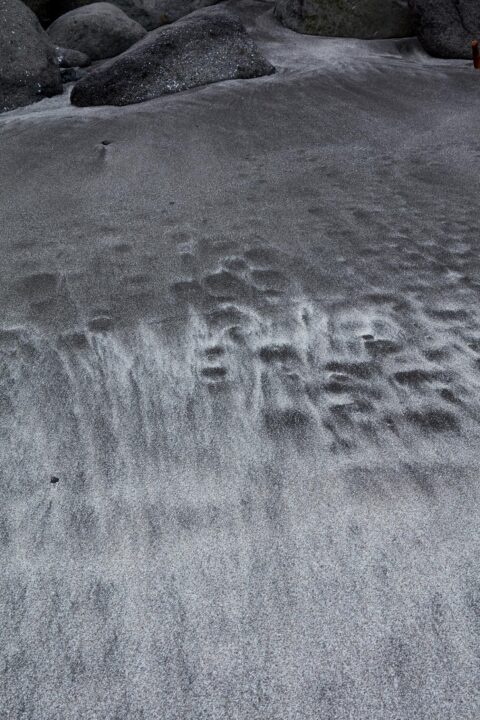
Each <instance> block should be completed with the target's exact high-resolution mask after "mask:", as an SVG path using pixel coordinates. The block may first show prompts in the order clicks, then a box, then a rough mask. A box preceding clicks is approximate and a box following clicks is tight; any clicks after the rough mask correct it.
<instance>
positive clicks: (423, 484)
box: [0, 0, 480, 720]
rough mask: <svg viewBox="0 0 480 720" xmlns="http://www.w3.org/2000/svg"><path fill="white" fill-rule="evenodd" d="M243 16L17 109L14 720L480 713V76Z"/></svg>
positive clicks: (10, 598) (7, 572)
mask: <svg viewBox="0 0 480 720" xmlns="http://www.w3.org/2000/svg"><path fill="white" fill-rule="evenodd" d="M227 5H228V4H227ZM231 5H232V6H233V5H234V3H231ZM235 5H236V7H237V8H238V3H236V4H235ZM241 7H242V17H243V19H244V20H245V22H246V23H247V25H248V26H249V28H250V31H251V32H252V34H253V36H254V38H255V39H256V41H257V42H258V43H259V46H260V48H261V49H262V51H263V52H264V53H265V55H266V57H267V58H268V59H269V60H270V61H271V62H272V63H273V64H274V65H276V67H277V72H276V74H275V75H272V76H268V77H263V78H260V79H256V80H248V81H229V82H224V83H219V84H215V85H211V86H209V87H204V88H199V89H197V90H194V91H189V92H185V93H179V94H177V95H171V96H168V97H163V98H160V99H158V100H155V101H152V102H149V103H145V104H142V105H135V106H130V107H127V108H98V109H97V108H95V109H77V108H73V107H71V106H70V105H69V104H68V99H67V98H66V97H63V98H54V99H51V100H46V101H42V102H41V103H38V104H37V105H35V106H33V107H30V108H26V109H25V108H24V109H22V110H17V111H14V112H11V113H6V114H4V115H2V116H1V117H0V147H1V153H0V165H1V176H2V179H3V181H2V183H1V187H0V195H1V201H0V202H1V208H2V224H1V237H2V247H1V263H0V275H1V282H0V304H1V305H0V306H1V308H2V315H1V322H0V325H1V330H0V439H1V448H2V450H1V453H2V460H1V463H0V481H1V484H0V486H1V506H0V549H1V562H2V574H1V577H0V599H1V602H0V612H1V618H0V623H1V624H0V628H1V629H0V636H1V639H2V643H1V650H0V655H1V657H2V660H1V668H2V676H3V686H2V687H3V690H2V692H1V693H0V708H2V711H1V712H0V715H1V716H2V717H3V718H6V719H8V720H20V719H22V720H23V719H24V718H25V719H26V718H28V719H29V720H96V719H97V718H98V719H101V720H120V719H122V720H151V719H155V720H156V719H157V718H158V719H161V720H200V719H202V720H226V719H235V720H237V719H238V720H267V719H268V720H287V719H288V720H347V718H348V719H351V718H355V720H417V719H419V720H420V719H421V720H450V719H452V720H453V719H455V720H477V719H478V716H479V707H480V703H479V688H480V684H479V681H480V675H479V634H480V583H479V560H478V558H479V556H480V555H479V553H480V535H479V492H478V483H479V456H480V451H479V436H480V396H479V388H480V306H479V302H478V299H479V292H480V281H479V272H478V271H479V268H480V254H479V231H478V227H477V223H478V214H479V213H478V207H479V205H478V203H479V200H478V198H479V193H478V167H479V158H480V135H479V132H478V131H479V118H478V93H479V76H478V75H477V74H475V73H474V71H473V70H472V69H471V67H470V64H469V63H467V62H464V61H437V60H434V59H432V58H428V57H427V56H426V55H425V54H423V53H422V51H421V50H419V49H418V45H417V43H416V42H414V41H413V40H412V41H410V40H407V41H401V42H400V41H398V42H396V41H372V42H362V41H346V40H337V39H329V40H326V39H321V38H310V37H303V36H300V35H296V34H295V33H293V32H291V31H289V30H286V29H284V28H282V27H281V26H279V25H278V24H277V23H276V22H275V20H274V19H273V16H272V12H271V10H270V9H269V7H268V5H266V4H264V3H260V2H257V3H255V2H253V1H252V2H250V1H249V0H246V1H245V2H243V3H242V5H241ZM52 477H53V478H58V482H53V483H52V482H51V478H52Z"/></svg>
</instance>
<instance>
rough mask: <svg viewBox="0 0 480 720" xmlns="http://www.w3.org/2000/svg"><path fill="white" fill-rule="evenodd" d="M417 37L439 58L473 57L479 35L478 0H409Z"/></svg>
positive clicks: (479, 5)
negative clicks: (474, 42)
mask: <svg viewBox="0 0 480 720" xmlns="http://www.w3.org/2000/svg"><path fill="white" fill-rule="evenodd" d="M409 1H410V6H411V8H412V11H413V13H414V19H415V24H416V29H417V35H418V39H419V40H420V42H421V44H422V45H423V47H424V49H425V50H426V51H427V52H428V53H430V54H431V55H434V56H435V57H440V58H470V57H471V56H472V45H471V43H472V40H473V39H475V38H479V37H480V1H479V0H409Z"/></svg>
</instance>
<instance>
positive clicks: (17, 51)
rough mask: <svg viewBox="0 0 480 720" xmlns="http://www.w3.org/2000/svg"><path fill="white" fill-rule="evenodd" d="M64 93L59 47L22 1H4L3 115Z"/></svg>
mask: <svg viewBox="0 0 480 720" xmlns="http://www.w3.org/2000/svg"><path fill="white" fill-rule="evenodd" d="M61 92H62V82H61V78H60V71H59V68H58V63H57V59H56V55H55V48H54V47H53V45H52V43H51V42H50V40H49V37H48V35H47V34H46V32H45V31H44V30H43V29H42V27H41V25H40V23H39V21H38V19H37V18H36V17H35V15H34V13H33V12H32V11H31V10H30V9H29V8H27V6H26V5H24V4H23V3H22V2H20V0H0V112H4V111H5V110H11V109H12V108H15V107H19V106H21V105H28V104H29V103H31V102H34V101H35V100H41V99H42V98H43V97H50V96H51V95H56V94H58V93H61Z"/></svg>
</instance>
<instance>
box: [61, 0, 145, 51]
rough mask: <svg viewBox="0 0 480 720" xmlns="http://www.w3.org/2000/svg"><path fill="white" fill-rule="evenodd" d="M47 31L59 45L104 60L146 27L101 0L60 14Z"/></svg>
mask: <svg viewBox="0 0 480 720" xmlns="http://www.w3.org/2000/svg"><path fill="white" fill-rule="evenodd" d="M48 34H49V35H50V37H51V38H52V40H53V41H54V42H55V43H57V44H58V45H61V46H62V47H68V48H72V49H74V50H80V52H83V53H85V54H86V55H88V56H89V57H90V58H91V59H92V60H103V59H104V58H110V57H113V56H114V55H118V54H119V53H121V52H123V51H124V50H126V49H127V48H129V47H130V46H131V45H133V44H134V43H136V42H137V41H138V40H141V39H142V38H143V37H144V35H145V29H144V28H143V27H142V26H141V25H139V23H137V22H135V20H132V19H131V18H129V17H128V16H127V15H125V13H124V12H123V11H122V10H120V8H118V7H116V6H115V5H112V4H111V3H104V2H100V3H92V4H91V5H86V6H85V7H81V8H78V9H77V10H72V11H70V12H68V13H66V14H65V15H62V16H61V17H59V18H58V20H56V21H55V22H54V23H53V24H52V25H50V27H49V28H48Z"/></svg>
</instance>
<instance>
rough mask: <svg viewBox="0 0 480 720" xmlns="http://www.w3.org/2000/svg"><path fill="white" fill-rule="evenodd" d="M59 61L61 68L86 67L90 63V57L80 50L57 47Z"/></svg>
mask: <svg viewBox="0 0 480 720" xmlns="http://www.w3.org/2000/svg"><path fill="white" fill-rule="evenodd" d="M55 51H56V53H57V61H58V64H59V66H60V67H61V68H74V67H86V66H87V65H90V62H91V61H90V58H89V57H88V55H86V54H85V53H83V52H80V50H72V49H71V48H62V47H56V48H55Z"/></svg>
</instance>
